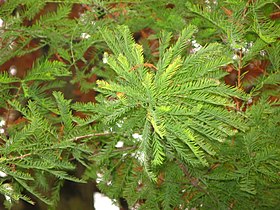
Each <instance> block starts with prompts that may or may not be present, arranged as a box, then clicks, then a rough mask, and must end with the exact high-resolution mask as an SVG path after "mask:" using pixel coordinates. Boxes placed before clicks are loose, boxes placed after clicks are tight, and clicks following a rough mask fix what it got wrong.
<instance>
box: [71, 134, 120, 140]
mask: <svg viewBox="0 0 280 210" xmlns="http://www.w3.org/2000/svg"><path fill="white" fill-rule="evenodd" d="M113 134H115V133H114V132H111V133H90V134H87V135H83V136H77V137H74V138H72V139H70V141H78V140H81V139H86V138H90V137H96V136H109V135H113Z"/></svg>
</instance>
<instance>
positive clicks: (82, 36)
mask: <svg viewBox="0 0 280 210" xmlns="http://www.w3.org/2000/svg"><path fill="white" fill-rule="evenodd" d="M81 38H82V39H88V38H90V35H89V34H87V33H82V34H81Z"/></svg>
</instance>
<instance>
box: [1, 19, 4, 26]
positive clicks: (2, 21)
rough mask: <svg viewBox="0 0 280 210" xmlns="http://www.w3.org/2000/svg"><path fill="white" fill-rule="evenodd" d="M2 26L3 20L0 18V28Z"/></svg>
mask: <svg viewBox="0 0 280 210" xmlns="http://www.w3.org/2000/svg"><path fill="white" fill-rule="evenodd" d="M3 26H4V20H3V19H2V18H0V28H2V27H3Z"/></svg>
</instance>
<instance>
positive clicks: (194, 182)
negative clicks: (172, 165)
mask: <svg viewBox="0 0 280 210" xmlns="http://www.w3.org/2000/svg"><path fill="white" fill-rule="evenodd" d="M176 163H177V164H178V165H179V167H180V168H181V170H182V171H183V173H184V174H185V176H186V177H187V178H188V180H189V181H190V184H191V185H192V186H194V187H195V188H197V189H198V190H200V191H202V192H205V193H207V194H208V192H207V191H206V190H205V189H204V188H203V187H201V186H200V183H201V182H200V181H199V178H196V177H193V176H192V175H191V174H190V172H189V170H188V169H187V167H186V166H185V165H184V164H183V163H180V162H179V161H178V160H176Z"/></svg>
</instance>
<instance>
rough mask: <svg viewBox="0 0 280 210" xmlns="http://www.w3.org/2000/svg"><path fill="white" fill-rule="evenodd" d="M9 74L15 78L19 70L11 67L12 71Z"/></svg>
mask: <svg viewBox="0 0 280 210" xmlns="http://www.w3.org/2000/svg"><path fill="white" fill-rule="evenodd" d="M9 73H10V74H11V75H12V76H15V75H16V74H17V68H16V66H11V67H10V69H9Z"/></svg>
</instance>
